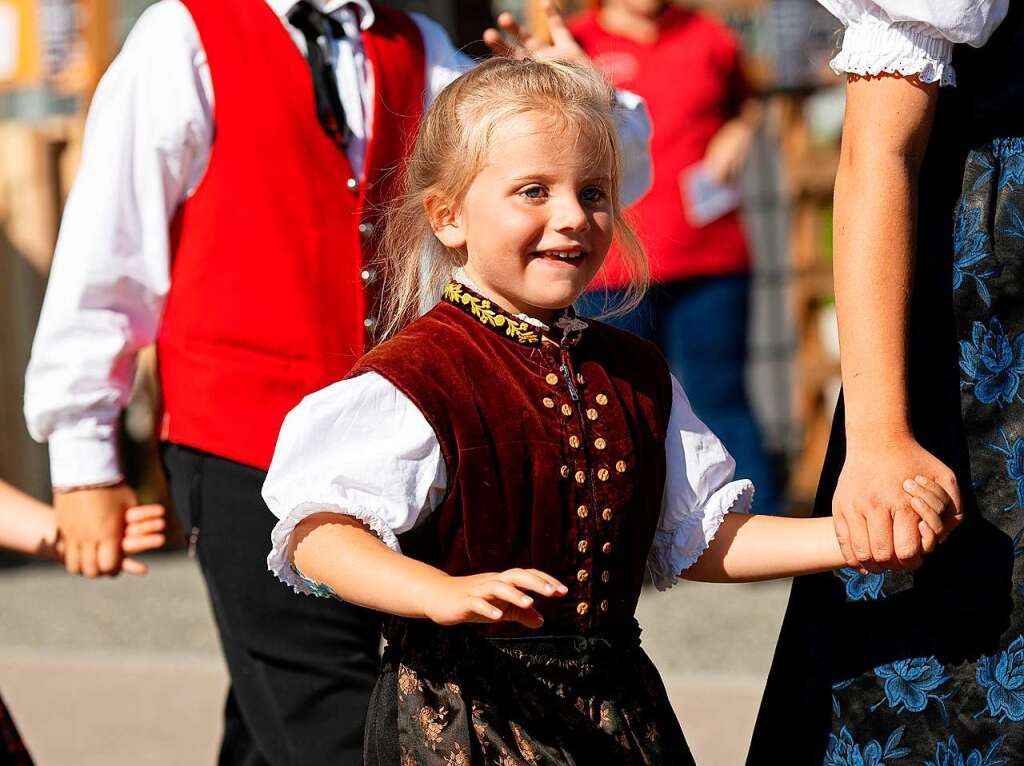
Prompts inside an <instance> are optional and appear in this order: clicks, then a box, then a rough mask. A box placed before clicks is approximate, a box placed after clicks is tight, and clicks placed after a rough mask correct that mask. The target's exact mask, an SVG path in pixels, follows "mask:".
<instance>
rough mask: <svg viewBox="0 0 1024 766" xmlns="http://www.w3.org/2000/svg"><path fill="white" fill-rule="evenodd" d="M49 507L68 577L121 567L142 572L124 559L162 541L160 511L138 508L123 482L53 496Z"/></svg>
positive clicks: (106, 572)
mask: <svg viewBox="0 0 1024 766" xmlns="http://www.w3.org/2000/svg"><path fill="white" fill-rule="evenodd" d="M53 507H54V512H55V514H56V520H57V529H58V540H57V554H58V556H60V557H62V558H63V559H64V568H65V569H67V571H68V572H70V573H71V574H81V575H84V576H85V577H96V576H98V575H116V574H118V573H119V572H121V570H122V568H123V569H124V571H125V572H129V573H131V574H144V573H145V572H146V567H145V565H144V564H142V563H141V562H139V561H135V560H133V559H125V558H124V555H125V554H132V553H141V552H143V551H147V550H152V549H154V548H159V547H160V546H161V545H163V542H164V537H163V535H162V534H161V532H162V531H163V528H164V509H163V507H162V506H159V505H144V506H140V505H138V501H137V500H136V498H135V493H134V492H133V491H132V490H131V489H130V488H129V487H128V486H127V485H126V484H118V485H116V486H113V487H96V488H88V489H78V490H72V491H70V492H58V493H56V494H55V495H54V500H53Z"/></svg>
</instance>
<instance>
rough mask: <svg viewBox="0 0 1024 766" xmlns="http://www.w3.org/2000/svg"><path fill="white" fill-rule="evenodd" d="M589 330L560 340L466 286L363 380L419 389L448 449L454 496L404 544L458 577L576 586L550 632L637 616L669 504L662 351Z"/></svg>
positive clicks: (543, 603)
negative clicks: (543, 576)
mask: <svg viewBox="0 0 1024 766" xmlns="http://www.w3.org/2000/svg"><path fill="white" fill-rule="evenodd" d="M588 325H589V326H588V327H587V329H585V330H583V331H582V333H575V334H573V335H572V336H570V338H569V339H567V340H566V341H564V342H563V343H562V344H561V346H558V345H555V344H553V343H551V342H550V341H547V340H542V339H541V338H540V337H539V336H538V334H537V333H536V332H535V330H534V328H532V327H530V326H529V325H527V324H526V323H524V322H520V321H518V320H516V319H514V318H512V317H510V316H508V315H506V314H505V313H503V312H502V311H501V310H500V309H498V308H497V307H496V306H494V305H493V304H491V303H490V301H488V300H486V299H485V298H482V297H481V296H479V295H477V294H475V293H473V292H472V291H470V290H468V289H467V288H465V287H464V286H462V285H458V284H457V283H453V285H452V286H449V289H448V290H446V292H445V300H444V302H442V303H441V304H440V305H439V306H437V307H436V308H434V309H433V310H432V311H430V312H429V313H428V314H426V315H425V316H423V317H421V318H420V319H418V320H417V321H416V322H414V323H413V324H411V325H409V327H407V328H406V329H405V330H403V331H402V332H401V333H399V334H398V335H396V336H395V337H394V338H393V339H391V340H389V341H387V342H386V343H383V344H381V345H380V346H378V347H377V348H375V349H374V350H373V351H371V352H370V353H369V354H367V355H366V356H365V357H364V358H363V360H362V361H360V362H359V364H358V365H356V367H355V368H354V369H353V371H352V373H351V374H352V375H357V374H359V373H361V372H366V371H371V370H372V371H374V372H377V373H378V374H380V375H383V376H384V377H385V378H387V379H388V380H390V381H391V382H392V383H393V384H394V385H395V386H396V387H397V388H398V389H399V390H401V391H402V392H403V393H404V394H405V395H406V396H408V397H409V399H410V400H411V401H412V402H413V403H414V404H415V405H416V406H417V408H418V409H419V410H420V412H422V413H423V415H424V416H425V417H426V419H427V421H428V422H429V423H430V424H431V426H432V427H433V429H434V433H435V434H437V438H438V441H439V443H440V445H441V451H442V453H443V455H444V458H445V464H446V468H447V476H448V491H447V494H446V495H445V498H444V500H443V501H442V502H441V505H440V506H438V507H437V508H436V509H435V510H434V512H433V513H432V514H430V516H429V517H428V518H427V520H426V522H425V523H424V524H423V525H422V526H420V527H418V528H417V529H415V530H413V531H411V532H407V533H405V534H403V535H402V536H401V537H400V538H399V541H400V542H401V545H402V551H403V553H405V554H406V555H408V556H412V557H413V558H416V559H419V560H421V561H425V562H427V563H428V564H431V565H433V566H436V567H438V568H440V569H443V570H444V571H445V572H447V573H449V574H451V575H467V574H477V573H480V572H489V571H493V572H497V571H501V570H504V569H509V568H511V567H536V568H538V569H541V570H543V571H545V572H548V573H550V574H551V575H553V576H555V577H557V578H558V579H559V580H561V581H562V582H563V583H565V585H566V586H568V588H569V593H568V595H566V596H564V597H562V598H557V599H551V600H545V599H538V604H537V608H538V609H539V610H540V612H541V614H543V615H544V626H543V628H542V629H541V631H540V632H542V633H555V634H558V633H566V634H569V633H593V632H603V631H610V632H614V631H616V630H617V629H622V628H624V627H625V626H627V625H629V624H631V621H632V619H633V613H634V611H635V610H636V604H637V599H638V598H639V596H640V587H641V585H642V583H643V574H644V568H645V563H646V561H647V554H648V552H649V551H650V549H651V543H652V540H653V539H654V531H655V528H656V526H657V523H658V518H659V515H660V513H661V500H662V494H663V491H664V486H665V432H666V430H667V428H668V418H669V413H670V411H671V408H672V386H671V379H670V377H669V373H668V367H667V366H666V364H665V360H664V358H663V357H662V356H661V353H660V352H659V351H658V350H657V349H656V348H655V347H654V345H653V344H651V343H648V342H647V341H644V340H641V339H640V338H637V337H636V336H634V335H630V334H629V333H626V332H622V331H621V330H616V329H614V328H612V327H609V326H607V325H603V324H601V323H599V322H595V321H591V320H588ZM481 629H482V630H483V631H484V632H487V633H492V634H495V633H496V634H500V635H508V634H517V633H522V632H530V633H533V632H535V631H527V630H526V629H522V628H521V627H518V626H516V625H512V624H509V623H503V624H502V625H499V626H491V627H488V628H486V629H484V628H481Z"/></svg>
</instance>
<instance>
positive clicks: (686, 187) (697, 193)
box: [679, 162, 740, 227]
mask: <svg viewBox="0 0 1024 766" xmlns="http://www.w3.org/2000/svg"><path fill="white" fill-rule="evenodd" d="M679 191H680V193H681V194H682V195H683V209H684V210H685V211H686V220H687V221H689V222H690V224H691V225H693V226H698V227H699V226H707V225H708V224H709V223H711V222H712V221H714V220H716V219H718V218H721V217H722V216H723V215H725V214H726V213H730V212H732V211H733V210H735V209H736V208H737V207H739V204H740V191H739V187H738V186H737V185H736V184H721V183H718V181H716V180H714V179H713V178H712V177H711V175H710V174H709V173H708V171H707V168H705V167H704V163H703V162H698V163H697V164H696V165H691V166H690V167H688V168H686V170H684V171H683V172H682V173H680V174H679Z"/></svg>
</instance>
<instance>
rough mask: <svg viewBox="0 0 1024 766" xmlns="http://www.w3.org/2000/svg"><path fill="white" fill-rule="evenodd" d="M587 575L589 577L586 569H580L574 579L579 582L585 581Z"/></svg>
mask: <svg viewBox="0 0 1024 766" xmlns="http://www.w3.org/2000/svg"><path fill="white" fill-rule="evenodd" d="M588 577H590V574H589V573H588V572H587V570H586V569H581V570H580V571H579V572H577V573H576V579H577V580H579V581H580V582H586V581H587V578H588Z"/></svg>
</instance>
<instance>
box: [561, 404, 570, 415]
mask: <svg viewBox="0 0 1024 766" xmlns="http://www.w3.org/2000/svg"><path fill="white" fill-rule="evenodd" d="M562 414H563V415H572V407H570V406H569V405H568V404H563V405H562Z"/></svg>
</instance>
